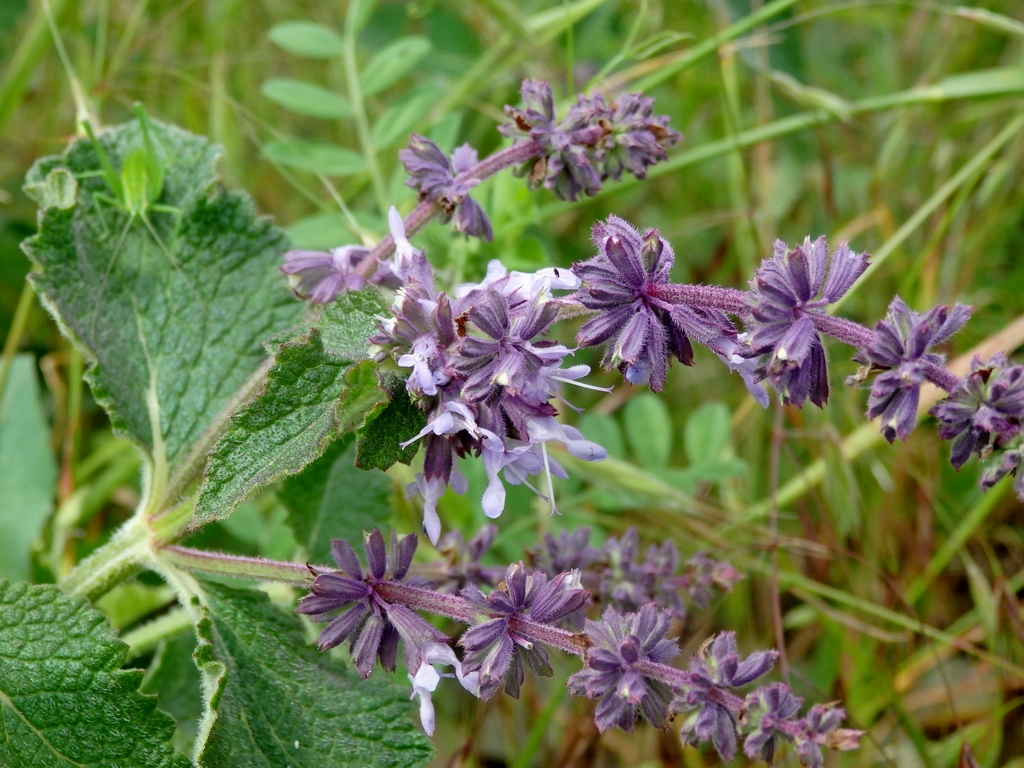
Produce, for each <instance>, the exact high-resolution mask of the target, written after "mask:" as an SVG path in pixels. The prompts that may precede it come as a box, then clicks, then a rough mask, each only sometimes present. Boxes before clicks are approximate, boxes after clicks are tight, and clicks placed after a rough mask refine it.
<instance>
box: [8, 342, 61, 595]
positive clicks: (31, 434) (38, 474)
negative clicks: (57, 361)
mask: <svg viewBox="0 0 1024 768" xmlns="http://www.w3.org/2000/svg"><path fill="white" fill-rule="evenodd" d="M49 434H50V428H49V426H48V425H47V423H46V417H45V415H44V414H43V405H42V403H41V402H40V401H39V383H38V382H37V380H36V366H35V360H34V359H33V358H32V356H31V355H18V356H17V357H15V358H14V360H13V361H12V363H11V369H10V374H9V376H8V379H7V386H6V387H5V388H4V393H3V401H2V402H0V467H3V471H0V499H3V502H2V503H0V531H3V535H0V578H3V577H7V578H9V579H12V580H18V581H22V580H25V579H27V578H28V575H29V553H30V551H31V549H32V542H34V541H35V540H36V538H37V537H38V536H39V533H40V531H41V530H42V527H43V524H44V523H45V522H46V520H47V518H49V516H50V513H52V512H53V498H54V492H55V487H54V486H55V485H56V482H57V465H56V462H55V461H54V458H53V453H52V452H51V451H50V441H49Z"/></svg>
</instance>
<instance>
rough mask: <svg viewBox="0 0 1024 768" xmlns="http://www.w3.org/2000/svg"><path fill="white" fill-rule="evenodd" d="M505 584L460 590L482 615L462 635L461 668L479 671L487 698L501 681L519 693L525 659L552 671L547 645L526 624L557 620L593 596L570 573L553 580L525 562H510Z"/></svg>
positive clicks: (514, 693) (547, 672)
mask: <svg viewBox="0 0 1024 768" xmlns="http://www.w3.org/2000/svg"><path fill="white" fill-rule="evenodd" d="M577 576H578V574H577ZM503 584H504V588H503V589H502V588H499V589H495V590H494V591H493V592H491V593H490V594H489V595H487V596H486V597H485V596H484V594H483V593H482V592H481V591H480V590H479V589H477V588H476V587H474V586H469V587H466V588H465V589H464V590H462V596H463V597H464V598H465V599H466V601H467V602H468V603H469V604H470V606H471V607H472V608H473V609H474V610H475V612H476V614H477V620H478V623H477V624H475V625H474V626H473V627H471V628H470V629H469V630H467V631H466V633H465V634H464V635H463V636H462V639H461V640H459V644H460V645H462V646H463V647H464V648H465V649H466V655H465V658H464V659H463V662H462V668H463V671H464V672H466V673H469V672H479V673H480V697H481V698H483V699H489V698H491V696H493V695H494V694H495V693H496V692H497V690H498V685H499V684H500V683H501V682H502V681H504V683H505V692H506V693H507V694H509V695H510V696H512V697H513V698H517V699H518V698H519V687H520V686H521V685H522V682H523V679H524V675H523V663H524V662H525V663H526V664H527V665H529V667H530V668H531V669H532V670H533V671H534V672H535V673H537V674H538V675H543V676H550V675H551V665H550V664H549V663H548V655H547V651H545V650H544V648H542V647H541V646H539V645H536V644H535V643H533V642H532V641H531V640H530V638H529V636H528V633H526V627H524V626H523V625H524V624H529V623H539V624H551V623H553V622H556V621H559V620H560V619H563V618H565V617H567V616H569V615H571V614H573V613H575V612H576V611H578V610H579V609H580V608H582V607H583V605H584V603H586V601H587V597H588V596H589V593H588V592H587V591H586V590H585V589H581V588H579V584H578V581H577V580H576V579H575V578H574V577H573V576H572V574H569V573H562V574H559V575H558V576H556V577H555V578H553V579H551V580H550V581H549V580H548V577H547V574H545V573H543V572H541V571H529V570H527V569H526V567H525V566H523V564H522V563H519V564H518V565H511V566H509V568H508V571H507V572H506V574H505V580H504V582H503Z"/></svg>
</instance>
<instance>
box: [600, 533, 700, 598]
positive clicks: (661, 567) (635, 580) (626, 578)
mask: <svg viewBox="0 0 1024 768" xmlns="http://www.w3.org/2000/svg"><path fill="white" fill-rule="evenodd" d="M638 551H639V539H638V536H637V532H636V528H629V529H628V530H627V531H626V532H625V533H624V534H623V535H622V538H618V539H617V538H614V537H613V538H610V539H608V541H606V542H605V545H604V550H603V552H602V556H603V557H602V560H603V562H604V569H603V570H602V571H601V581H600V588H599V589H600V595H601V599H602V600H603V601H605V602H608V603H610V604H612V605H614V606H615V607H616V608H618V609H619V610H620V611H623V612H625V611H635V610H637V609H638V608H640V607H641V606H643V605H645V604H647V603H656V604H658V605H659V606H661V607H662V608H666V609H668V610H670V611H671V612H672V614H673V615H674V616H676V617H678V618H682V617H684V616H685V615H686V606H685V605H684V604H683V601H682V598H681V597H680V596H679V592H678V590H679V589H680V588H683V587H685V586H686V585H687V583H688V581H687V578H686V577H683V576H677V575H676V572H677V571H678V569H679V552H678V551H677V550H676V545H675V542H674V541H672V540H671V539H666V540H665V541H664V542H663V543H662V545H661V546H660V547H659V546H656V545H654V544H652V545H651V546H650V547H648V548H647V557H646V559H645V560H644V561H643V562H640V559H639V557H638V556H637V555H638Z"/></svg>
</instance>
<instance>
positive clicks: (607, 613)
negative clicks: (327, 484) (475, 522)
mask: <svg viewBox="0 0 1024 768" xmlns="http://www.w3.org/2000/svg"><path fill="white" fill-rule="evenodd" d="M492 538H493V536H492V532H491V530H490V529H486V530H485V531H483V532H482V534H481V535H479V536H477V537H474V538H473V539H472V540H471V542H472V543H470V544H461V543H460V542H461V540H456V539H455V537H451V536H450V537H449V539H448V542H449V543H448V544H447V545H446V549H447V550H448V552H449V553H450V552H451V550H452V548H453V547H457V548H459V549H462V550H465V558H467V559H469V560H471V561H472V562H474V563H476V562H478V560H479V557H480V555H482V554H483V553H484V551H485V550H486V548H487V546H489V544H490V543H491V541H492ZM588 540H589V535H588V533H586V532H584V533H580V532H573V533H567V534H565V535H564V536H559V537H557V538H555V537H549V539H548V541H547V545H548V550H549V553H548V555H546V556H544V559H548V558H549V557H550V556H551V555H554V556H555V558H556V559H559V560H563V561H565V560H568V561H576V562H584V561H589V566H588V567H589V571H588V572H583V573H581V572H580V571H578V570H567V571H562V572H560V573H557V574H554V575H553V576H549V575H548V574H547V573H545V572H544V571H541V570H537V569H531V568H529V567H527V566H526V565H524V564H523V563H514V564H512V565H510V566H508V567H507V568H506V569H504V570H503V576H501V577H500V580H499V581H498V582H497V583H496V585H494V586H491V587H489V591H488V592H486V593H485V592H484V591H483V589H481V588H480V587H479V586H477V584H476V583H470V584H468V585H467V586H465V587H464V588H463V589H462V590H461V591H460V592H459V593H458V594H452V593H451V592H445V591H442V590H438V589H436V588H432V587H430V586H429V585H427V584H426V583H425V582H423V581H422V580H420V579H419V578H417V577H410V575H409V571H410V568H411V567H414V568H417V569H421V570H422V571H424V572H428V573H430V574H431V575H433V574H435V573H439V572H441V573H443V572H445V571H446V569H448V568H449V567H450V563H451V555H450V554H449V556H448V559H447V560H446V561H444V562H441V563H439V564H437V565H434V564H429V563H417V564H416V565H415V566H411V560H412V555H413V552H414V551H415V548H416V537H415V536H407V537H404V538H401V539H399V538H397V537H396V536H394V534H392V537H391V546H390V548H388V547H386V546H385V543H384V538H383V536H381V534H380V532H379V531H377V530H375V531H373V532H372V533H370V534H367V535H365V537H364V549H365V551H366V557H367V563H368V567H367V572H365V573H364V571H363V569H362V567H361V566H360V564H359V561H358V559H357V558H356V555H355V553H354V552H353V550H352V548H351V547H350V546H349V545H348V544H347V542H344V541H341V540H337V539H336V540H335V541H334V548H333V551H334V556H335V559H336V561H337V563H338V566H339V568H340V570H339V571H337V572H321V573H319V575H318V576H317V577H316V580H315V581H314V583H313V585H312V588H311V591H310V594H309V595H307V596H306V597H304V598H303V599H302V600H301V601H300V603H299V608H298V610H299V612H300V613H305V614H307V615H310V616H312V617H314V619H315V620H318V621H328V622H330V623H328V625H327V627H326V628H325V630H324V632H323V633H322V634H321V637H320V642H319V645H320V648H321V649H323V650H327V649H329V648H332V647H334V646H335V645H338V644H339V643H340V642H342V641H344V640H345V639H349V641H350V646H351V649H352V656H353V660H354V662H355V664H356V668H357V669H358V670H359V672H360V674H361V675H363V676H364V677H366V676H367V675H369V674H370V672H371V671H372V669H373V666H374V664H375V661H376V659H377V658H379V659H380V662H381V665H382V666H383V667H384V668H385V669H388V670H390V671H393V670H394V668H395V658H396V652H397V646H398V643H399V640H401V641H403V642H404V643H405V649H406V652H405V661H406V666H407V668H408V670H409V682H410V683H411V685H412V695H413V697H418V698H419V700H420V717H421V720H422V722H423V727H424V729H425V730H426V731H427V732H428V733H432V732H433V729H434V708H433V703H432V701H431V695H432V694H433V693H434V692H435V691H436V690H437V687H438V685H439V684H440V682H441V680H442V677H443V675H442V674H441V673H440V672H438V670H437V669H436V666H437V665H444V666H451V667H453V668H454V670H455V676H456V677H457V678H458V682H459V684H460V685H461V686H462V687H463V688H465V689H466V690H467V691H469V692H470V693H471V694H472V695H474V696H477V697H479V698H483V699H489V698H491V697H493V696H494V695H495V694H497V693H498V691H499V690H500V689H501V688H502V687H503V688H504V691H505V692H506V693H508V694H509V695H511V696H513V697H518V696H519V693H520V689H521V686H522V684H523V682H524V681H525V679H526V672H527V670H530V671H532V672H533V673H535V674H538V675H550V674H551V665H550V662H549V657H548V649H557V650H560V651H563V652H565V653H568V654H572V655H575V656H577V657H579V658H580V659H581V660H582V664H583V668H582V669H581V670H580V671H578V672H576V673H575V674H573V675H572V676H571V677H570V678H569V680H568V685H567V687H568V690H569V692H570V693H572V694H574V695H578V696H582V697H585V698H588V699H594V700H596V704H595V708H594V721H595V724H596V725H597V728H598V730H599V731H601V732H604V731H606V730H608V729H609V728H613V727H618V728H622V729H623V730H625V731H632V730H633V728H634V726H635V724H636V722H637V720H641V719H642V720H647V721H648V722H650V723H652V724H654V725H655V726H656V727H659V728H660V727H663V726H664V725H665V723H666V721H667V720H668V718H669V716H670V715H672V714H682V715H684V717H685V720H684V722H683V727H682V738H683V740H684V741H692V742H706V741H710V742H712V744H713V745H714V747H715V748H716V749H717V750H718V752H719V754H721V756H722V757H723V759H725V760H731V759H732V758H733V756H734V755H735V753H736V746H737V743H738V741H739V740H740V739H743V745H744V751H745V752H746V753H747V754H748V755H750V756H751V757H754V756H761V757H765V758H767V759H771V757H772V756H773V755H774V753H775V749H776V744H777V743H778V742H779V741H785V742H789V743H792V744H793V745H794V747H795V751H796V754H797V756H798V758H799V759H800V760H801V762H802V763H804V764H805V765H809V766H814V767H815V768H820V766H821V763H822V753H821V750H822V748H838V749H853V748H855V747H856V746H857V742H858V739H859V737H860V732H859V731H850V730H844V729H842V728H840V725H841V723H842V720H843V718H844V716H845V715H844V713H843V711H842V710H841V709H839V708H834V707H823V706H820V705H816V706H814V707H812V708H811V709H810V710H809V711H808V713H807V715H806V716H805V717H803V718H801V717H799V709H800V704H801V700H800V699H797V698H796V697H794V696H793V695H792V693H791V692H790V691H789V688H788V687H787V686H786V685H784V684H782V683H770V684H767V685H764V686H762V687H760V688H757V689H755V690H753V691H749V692H746V693H744V692H743V691H741V689H743V688H746V687H747V686H749V685H751V684H753V683H754V682H756V681H757V680H759V679H760V678H761V677H762V676H763V675H765V674H766V673H767V672H768V671H769V670H770V669H771V667H772V666H773V664H774V662H775V658H776V656H777V654H776V653H775V652H774V651H759V652H757V653H753V654H751V655H750V656H748V657H747V658H746V659H741V658H740V656H739V654H738V652H737V649H736V638H735V635H734V634H733V633H730V632H726V633H721V634H719V635H717V636H715V637H713V638H710V639H709V640H708V641H707V642H706V643H704V645H703V646H702V647H701V650H700V652H699V653H698V654H697V655H695V656H694V657H693V659H692V660H691V662H690V667H689V670H682V669H679V668H677V667H674V666H671V665H670V664H669V662H671V661H672V660H673V659H674V658H675V657H676V656H677V655H678V653H679V646H678V642H677V641H676V640H674V639H672V638H671V637H670V632H671V629H672V627H673V625H674V624H675V623H677V622H676V621H675V619H676V616H677V615H676V614H675V613H674V612H673V611H672V610H665V609H663V608H662V607H661V606H659V605H658V604H657V603H656V602H655V597H656V596H646V597H645V596H643V595H642V594H637V595H636V596H635V599H636V602H637V603H638V605H637V606H636V607H635V608H634V609H628V610H627V609H624V608H622V607H620V606H618V605H616V604H614V603H610V604H608V603H606V596H605V595H604V594H602V592H601V591H600V590H598V589H595V590H594V591H593V592H591V590H590V589H588V588H587V587H586V584H585V583H586V580H587V576H588V573H589V575H591V576H594V575H599V574H600V573H601V572H602V569H603V568H605V567H606V564H605V563H602V557H603V555H598V553H597V550H594V549H593V548H590V547H588V544H587V542H588ZM624 541H625V545H624V547H625V549H627V550H635V549H636V547H637V545H638V541H637V539H636V536H635V533H632V534H629V535H627V536H626V537H624ZM622 549H623V542H621V541H616V544H615V545H614V546H613V547H611V548H606V550H616V551H621V550H622ZM555 550H557V551H555ZM662 554H663V549H659V548H652V549H651V550H650V553H649V558H648V559H649V560H650V559H654V560H658V559H659V558H660V557H661V555H662ZM673 554H674V551H673ZM630 558H632V555H631V556H630ZM621 559H622V558H621V557H620V558H619V560H620V561H621ZM662 559H664V558H662ZM669 559H673V560H677V559H678V558H677V557H672V558H669ZM548 561H549V562H553V560H548ZM708 561H709V562H713V561H710V560H709V559H708ZM694 562H695V561H694V560H691V561H690V563H691V565H692V564H693V563H694ZM702 565H703V566H707V565H708V562H703V563H702ZM705 570H706V568H705ZM590 581H591V583H593V582H594V579H591V580H590ZM602 603H606V604H605V605H604V608H603V612H602V613H601V615H600V617H599V618H598V617H591V618H587V619H586V620H585V622H582V623H580V622H575V621H573V619H574V617H577V616H579V615H580V614H581V613H582V612H583V611H584V610H587V609H588V607H590V606H595V607H596V606H597V605H600V604H602ZM337 611H343V612H342V613H340V615H335V612H337ZM420 612H425V613H429V614H433V615H435V616H441V617H445V618H447V619H450V620H454V621H455V622H458V623H459V624H462V625H465V627H466V629H465V630H464V631H463V632H462V633H461V636H460V637H459V638H458V639H457V640H455V639H454V638H449V637H448V636H447V635H445V634H443V633H442V632H441V631H440V630H438V629H436V628H434V627H433V626H431V625H430V624H427V623H426V621H424V620H423V619H422V618H421V617H420V616H419V613H420ZM591 613H592V614H594V613H595V611H591ZM566 627H575V628H576V630H575V631H574V630H573V629H569V628H566ZM459 648H461V657H460V654H459V653H458V649H459ZM449 677H450V675H449Z"/></svg>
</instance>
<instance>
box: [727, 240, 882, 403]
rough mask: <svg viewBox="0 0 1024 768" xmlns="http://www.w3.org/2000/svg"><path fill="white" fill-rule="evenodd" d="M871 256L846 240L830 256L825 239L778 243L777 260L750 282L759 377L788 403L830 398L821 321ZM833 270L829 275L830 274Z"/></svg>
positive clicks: (751, 344)
mask: <svg viewBox="0 0 1024 768" xmlns="http://www.w3.org/2000/svg"><path fill="white" fill-rule="evenodd" d="M867 266H868V261H867V257H866V256H865V255H864V254H862V253H855V252H854V251H851V250H850V249H849V248H847V246H846V243H841V244H840V245H839V247H838V248H837V249H836V250H835V252H834V253H833V254H832V258H831V260H829V258H828V245H827V244H826V242H825V238H824V237H819V238H818V239H817V240H815V241H813V242H812V241H811V239H810V238H807V239H806V240H804V244H803V246H802V247H797V248H792V249H790V247H789V246H788V245H786V244H785V243H783V242H782V241H781V240H777V241H775V246H774V252H773V255H772V258H771V259H766V260H765V261H763V262H762V263H761V267H760V268H759V269H758V270H757V272H756V274H755V275H754V279H753V280H752V281H751V282H750V287H751V290H752V293H751V298H750V315H751V322H750V327H749V331H750V335H749V337H748V338H747V340H746V346H747V348H748V349H749V353H748V355H750V356H761V357H760V360H759V362H758V366H757V376H758V377H759V378H762V379H767V380H768V381H769V382H770V383H771V385H772V386H773V387H774V388H775V389H776V390H777V391H778V392H779V393H781V394H782V397H783V400H784V401H785V402H786V404H787V405H796V406H797V407H799V406H801V405H803V402H804V400H806V399H807V398H810V400H811V402H812V403H814V404H815V405H817V406H822V405H824V404H825V402H826V401H827V400H828V371H827V368H826V365H825V348H824V347H823V346H822V343H821V336H820V334H819V332H818V329H817V328H816V327H815V322H814V321H815V319H816V318H821V317H823V316H824V314H825V307H826V306H827V305H829V304H831V303H832V302H834V301H837V300H838V299H840V298H841V297H842V296H843V294H845V293H846V292H847V291H848V290H849V289H850V286H852V285H853V283H854V281H856V279H857V278H858V277H860V276H861V274H863V272H864V270H865V269H867ZM826 273H827V275H826Z"/></svg>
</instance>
